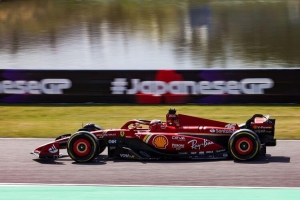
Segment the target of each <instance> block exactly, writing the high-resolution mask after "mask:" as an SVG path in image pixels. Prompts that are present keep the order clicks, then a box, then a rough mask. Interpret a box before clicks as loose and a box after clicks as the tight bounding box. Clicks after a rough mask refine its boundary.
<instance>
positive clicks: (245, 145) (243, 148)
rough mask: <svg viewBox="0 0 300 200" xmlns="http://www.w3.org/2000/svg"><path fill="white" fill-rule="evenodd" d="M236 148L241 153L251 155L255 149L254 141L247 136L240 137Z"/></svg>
mask: <svg viewBox="0 0 300 200" xmlns="http://www.w3.org/2000/svg"><path fill="white" fill-rule="evenodd" d="M235 149H236V152H237V153H238V154H240V155H249V154H250V153H251V152H252V150H253V141H252V140H250V139H249V138H247V137H242V138H239V139H238V140H237V141H236V143H235Z"/></svg>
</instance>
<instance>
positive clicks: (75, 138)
mask: <svg viewBox="0 0 300 200" xmlns="http://www.w3.org/2000/svg"><path fill="white" fill-rule="evenodd" d="M99 150H100V145H99V141H98V139H97V138H96V136H95V135H93V134H92V133H90V132H87V131H79V132H76V133H74V134H73V135H72V136H71V137H70V139H69V140H68V144H67V151H68V154H69V156H70V157H71V158H72V159H73V160H74V161H76V162H80V163H84V162H90V161H92V160H93V159H94V158H95V156H97V155H98V152H99Z"/></svg>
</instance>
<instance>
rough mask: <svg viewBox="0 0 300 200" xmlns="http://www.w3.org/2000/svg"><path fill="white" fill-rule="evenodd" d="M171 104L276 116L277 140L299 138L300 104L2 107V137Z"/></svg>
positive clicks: (161, 111) (115, 119)
mask: <svg viewBox="0 0 300 200" xmlns="http://www.w3.org/2000/svg"><path fill="white" fill-rule="evenodd" d="M170 107H172V108H173V107H174V108H176V109H177V113H182V114H187V115H193V116H199V117H204V118H208V119H214V120H220V121H225V122H229V123H238V124H239V123H244V122H245V121H246V120H247V119H248V118H250V117H251V116H252V115H253V114H255V113H260V114H270V115H271V118H275V119H276V131H275V137H276V138H277V139H300V129H299V127H300V120H299V119H300V106H199V105H185V106H179V105H172V106H102V105H96V106H94V105H93V106H62V105H60V106H56V105H55V106H4V105H2V106H0V119H1V123H0V130H1V132H0V137H39V138H43V137H48V138H49V137H50V138H52V137H56V136H58V135H61V134H65V133H74V132H75V131H76V130H77V129H78V128H80V127H81V126H82V124H86V123H88V122H93V123H96V124H98V125H100V126H102V127H103V128H120V127H121V125H123V124H124V123H125V122H126V121H127V120H130V119H134V118H136V119H149V120H151V119H161V120H163V121H165V115H166V113H167V111H168V109H169V108H170Z"/></svg>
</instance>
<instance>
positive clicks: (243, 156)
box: [228, 129, 261, 161]
mask: <svg viewBox="0 0 300 200" xmlns="http://www.w3.org/2000/svg"><path fill="white" fill-rule="evenodd" d="M228 148H229V151H230V154H231V155H232V157H233V158H234V159H235V160H242V161H245V160H251V159H253V158H255V157H256V156H257V155H258V153H259V151H260V148H261V144H260V140H259V137H258V136H257V134H256V133H254V132H253V131H251V130H249V129H241V130H238V131H236V132H234V133H233V134H232V135H231V137H230V138H229V140H228Z"/></svg>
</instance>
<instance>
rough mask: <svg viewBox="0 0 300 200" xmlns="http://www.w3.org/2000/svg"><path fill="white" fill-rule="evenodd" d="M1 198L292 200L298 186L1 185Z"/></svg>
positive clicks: (297, 190) (71, 199)
mask: <svg viewBox="0 0 300 200" xmlns="http://www.w3.org/2000/svg"><path fill="white" fill-rule="evenodd" d="M0 194H1V195H0V199H1V200H2V199H3V200H4V199H5V200H20V199H22V200H40V199H43V200H50V199H51V200H52V199H53V200H57V199H64V200H77V199H80V200H82V199H88V200H92V199H110V200H114V199H116V200H153V199H155V200H157V199H163V200H177V199H189V200H193V199H195V200H196V199H197V200H199V199H205V200H218V199H220V200H221V199H222V200H241V199H243V200H253V199H255V200H266V199H272V200H281V199H282V200H283V199H284V200H286V199H289V200H293V199H299V196H300V189H293V188H222V187H220V188H209V187H171V186H170V187H158V186H155V187H150V186H145V187H132V186H56V185H55V186H38V185H25V186H23V185H11V186H4V185H3V186H0Z"/></svg>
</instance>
